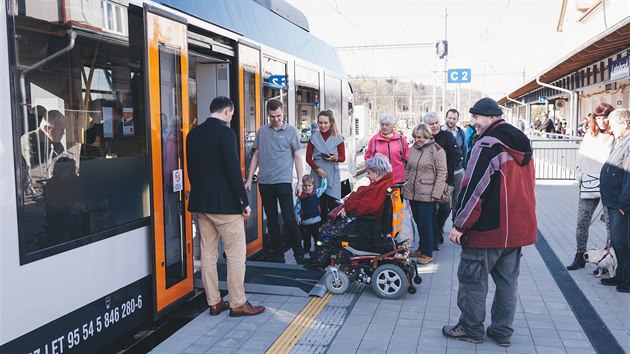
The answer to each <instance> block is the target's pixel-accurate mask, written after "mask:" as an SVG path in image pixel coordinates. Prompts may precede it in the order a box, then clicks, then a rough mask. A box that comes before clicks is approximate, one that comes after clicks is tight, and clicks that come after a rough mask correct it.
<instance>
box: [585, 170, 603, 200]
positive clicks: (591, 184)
mask: <svg viewBox="0 0 630 354" xmlns="http://www.w3.org/2000/svg"><path fill="white" fill-rule="evenodd" d="M600 197H601V195H600V194H599V176H593V175H589V174H584V175H582V178H580V199H598V198H600Z"/></svg>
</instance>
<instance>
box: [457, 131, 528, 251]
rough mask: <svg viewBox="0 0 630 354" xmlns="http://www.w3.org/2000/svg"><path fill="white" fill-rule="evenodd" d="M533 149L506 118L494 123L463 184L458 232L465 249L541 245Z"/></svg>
mask: <svg viewBox="0 0 630 354" xmlns="http://www.w3.org/2000/svg"><path fill="white" fill-rule="evenodd" d="M534 186H535V174H534V163H533V161H532V147H531V144H530V141H529V139H528V138H527V136H525V134H523V133H522V132H521V131H520V130H518V129H516V128H515V127H513V126H511V125H509V124H507V123H506V122H505V121H504V120H503V119H500V120H498V121H496V122H494V123H492V124H491V125H490V126H489V127H488V128H487V129H486V131H485V132H484V133H483V134H482V135H481V136H480V137H479V139H478V140H477V142H476V143H475V145H474V146H473V148H472V152H471V155H470V160H469V161H468V165H467V168H466V173H465V174H464V179H463V180H462V189H461V192H460V195H459V205H460V207H459V209H458V210H457V214H456V216H455V222H454V226H455V228H456V229H457V230H458V231H460V232H463V233H464V235H465V236H466V237H467V241H466V243H465V246H466V247H471V248H510V247H521V246H526V245H531V244H533V243H535V242H536V229H537V224H536V197H535V194H534Z"/></svg>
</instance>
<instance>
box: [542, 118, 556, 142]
mask: <svg viewBox="0 0 630 354" xmlns="http://www.w3.org/2000/svg"><path fill="white" fill-rule="evenodd" d="M540 131H541V132H545V133H547V139H552V138H554V135H553V134H554V133H555V132H556V127H555V125H553V120H551V118H549V114H547V113H545V120H544V121H543V123H542V125H541V126H540Z"/></svg>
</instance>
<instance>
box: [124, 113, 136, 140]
mask: <svg viewBox="0 0 630 354" xmlns="http://www.w3.org/2000/svg"><path fill="white" fill-rule="evenodd" d="M133 127H134V126H133V108H123V121H122V128H123V136H133Z"/></svg>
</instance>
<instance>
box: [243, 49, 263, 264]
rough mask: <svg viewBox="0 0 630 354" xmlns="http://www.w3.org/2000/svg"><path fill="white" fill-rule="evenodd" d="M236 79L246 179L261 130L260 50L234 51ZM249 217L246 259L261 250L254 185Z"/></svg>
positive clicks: (259, 207) (259, 206)
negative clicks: (257, 133)
mask: <svg viewBox="0 0 630 354" xmlns="http://www.w3.org/2000/svg"><path fill="white" fill-rule="evenodd" d="M238 76H239V80H238V82H239V88H238V89H239V96H240V97H239V101H240V102H241V109H240V110H239V114H240V117H239V118H240V119H239V122H240V124H241V127H240V132H242V136H241V139H242V140H241V141H243V144H241V151H240V153H241V156H242V157H243V158H241V169H242V172H243V176H245V177H247V174H248V172H249V171H248V169H249V163H250V161H251V158H252V154H253V150H252V147H253V146H254V139H255V138H256V132H257V131H258V129H259V128H260V126H261V122H262V119H261V116H260V112H261V84H260V49H257V48H253V47H250V46H247V45H243V44H240V45H239V51H238ZM247 198H248V199H249V204H250V206H251V208H252V215H251V216H250V217H249V218H248V219H247V222H246V238H247V255H248V256H249V255H252V254H254V253H256V252H258V251H260V250H262V247H263V239H262V237H263V236H262V235H263V225H262V224H263V223H262V220H263V212H262V209H263V208H262V201H261V200H260V196H259V194H258V188H257V184H256V183H255V182H254V183H253V184H252V188H251V190H250V191H249V193H248V194H247Z"/></svg>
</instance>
